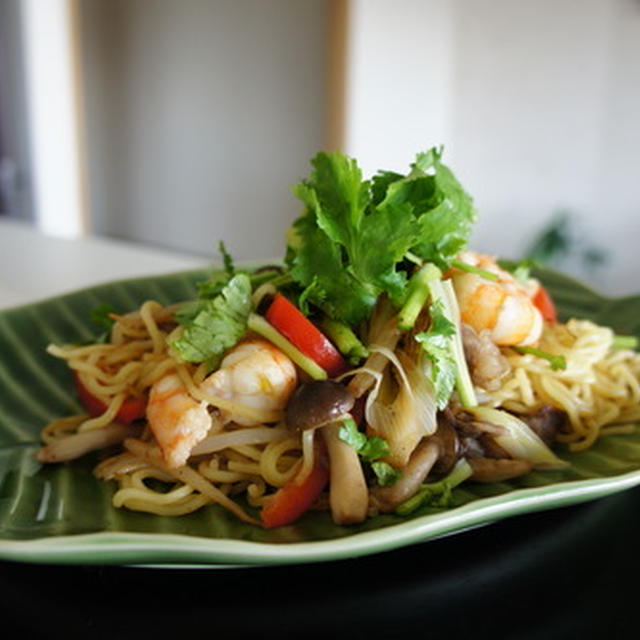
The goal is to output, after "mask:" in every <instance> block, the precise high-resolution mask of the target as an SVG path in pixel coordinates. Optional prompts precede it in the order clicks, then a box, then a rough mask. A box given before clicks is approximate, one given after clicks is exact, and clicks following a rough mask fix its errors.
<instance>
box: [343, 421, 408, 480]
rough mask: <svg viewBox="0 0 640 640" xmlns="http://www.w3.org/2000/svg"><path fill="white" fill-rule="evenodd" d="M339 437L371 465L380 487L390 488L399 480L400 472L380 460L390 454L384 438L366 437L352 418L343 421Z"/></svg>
mask: <svg viewBox="0 0 640 640" xmlns="http://www.w3.org/2000/svg"><path fill="white" fill-rule="evenodd" d="M338 436H339V438H340V440H342V441H343V442H346V443H347V444H348V445H349V446H351V447H353V449H355V450H356V451H357V453H358V455H359V456H360V457H361V458H362V459H363V460H364V461H365V462H369V463H370V464H371V469H372V470H373V472H374V473H375V474H376V477H377V478H378V484H379V485H380V486H383V487H384V486H388V485H390V484H393V483H394V482H395V481H396V480H397V479H398V477H399V475H400V473H399V471H398V470H397V469H394V468H393V467H392V466H391V465H390V464H389V463H387V462H384V461H382V460H380V458H383V457H384V456H386V455H389V453H390V451H389V445H388V443H387V441H386V440H385V439H384V438H380V437H379V436H366V435H365V434H364V433H362V432H361V431H359V430H358V426H357V425H356V423H355V421H354V420H352V419H350V418H348V419H346V420H344V421H343V423H342V426H341V427H340V429H339V430H338Z"/></svg>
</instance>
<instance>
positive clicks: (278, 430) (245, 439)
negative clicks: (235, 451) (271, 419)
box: [191, 427, 291, 456]
mask: <svg viewBox="0 0 640 640" xmlns="http://www.w3.org/2000/svg"><path fill="white" fill-rule="evenodd" d="M289 437H291V431H290V430H289V429H285V428H284V427H248V428H246V429H236V430H235V431H224V432H222V433H215V434H213V435H211V436H207V437H206V438H205V439H204V440H202V441H201V442H199V443H198V444H197V445H196V446H195V447H194V448H193V449H192V450H191V455H192V456H197V455H202V454H205V453H215V452H216V451H222V450H223V449H226V448H227V447H238V446H241V445H248V444H265V443H267V442H275V441H277V440H284V439H285V438H289Z"/></svg>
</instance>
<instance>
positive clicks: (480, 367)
mask: <svg viewBox="0 0 640 640" xmlns="http://www.w3.org/2000/svg"><path fill="white" fill-rule="evenodd" d="M461 333H462V343H463V347H464V355H465V359H466V360H467V363H468V364H469V372H470V374H471V379H472V380H473V383H474V384H475V385H476V386H478V387H482V388H483V389H487V390H489V391H494V390H496V389H499V388H500V380H501V379H502V378H504V376H506V375H507V373H509V371H510V370H511V366H510V365H509V361H508V360H507V359H506V358H505V357H504V356H503V355H502V353H501V352H500V349H499V348H498V347H497V346H496V344H495V343H494V342H493V340H492V339H491V336H490V333H489V332H488V331H482V332H480V333H476V331H475V330H474V329H473V328H472V327H470V326H469V325H468V324H464V323H463V324H462V325H461Z"/></svg>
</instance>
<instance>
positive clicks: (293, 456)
mask: <svg viewBox="0 0 640 640" xmlns="http://www.w3.org/2000/svg"><path fill="white" fill-rule="evenodd" d="M172 312H173V308H171V307H162V306H161V305H159V304H158V303H156V302H153V301H147V302H145V303H144V304H143V305H142V306H141V308H140V310H139V312H134V313H129V314H127V315H124V316H119V317H117V319H116V322H115V324H114V326H113V329H112V332H111V340H110V342H109V343H107V344H94V345H87V346H75V345H69V346H63V347H60V346H56V345H50V346H49V348H48V351H49V353H50V354H52V355H54V356H56V357H59V358H63V359H65V360H66V361H67V364H68V365H69V367H70V368H71V369H72V370H74V372H75V373H76V375H78V377H79V379H80V381H81V383H82V384H83V385H84V387H85V388H86V389H87V390H89V391H90V392H91V394H92V395H94V396H95V397H96V398H100V400H102V402H103V403H104V404H105V406H106V407H107V409H106V411H105V412H104V413H103V414H101V415H100V416H98V417H95V418H90V417H89V416H88V415H86V414H82V415H77V416H69V417H65V418H60V419H57V420H54V421H52V422H51V423H50V424H48V425H47V426H46V427H45V428H44V429H43V431H42V441H43V442H44V443H45V444H46V445H49V444H51V443H53V442H56V441H60V440H61V439H64V438H65V437H68V436H70V435H73V434H75V433H82V432H86V431H93V430H101V429H104V428H105V427H108V426H109V425H111V423H112V422H113V421H114V418H115V416H116V414H117V412H118V410H119V409H120V407H121V406H122V403H123V401H124V399H125V397H129V396H134V397H137V396H141V395H143V394H145V393H146V392H148V389H149V387H150V386H151V385H152V384H153V383H154V382H156V381H157V380H159V379H160V378H161V377H162V376H164V375H166V374H167V373H168V372H170V371H172V370H173V371H177V372H178V373H179V375H180V376H181V378H182V379H183V380H184V382H185V384H186V386H187V388H188V389H189V391H190V392H191V393H192V394H193V396H194V397H197V398H198V399H204V400H205V401H207V400H210V401H211V404H210V406H212V407H216V408H226V409H233V410H234V411H239V412H242V411H243V407H239V406H237V404H234V403H231V402H229V401H227V400H225V399H223V398H216V397H210V396H209V395H208V394H206V393H203V392H202V391H200V390H198V383H199V382H201V381H202V378H203V377H204V375H205V373H203V371H205V372H206V369H204V368H203V367H195V366H190V365H189V366H187V365H186V364H185V363H184V362H183V361H182V360H180V359H178V358H176V357H175V354H174V353H173V352H172V349H171V347H170V344H169V343H170V341H171V339H172V335H171V332H172V331H173V325H172V324H171V323H170V320H171V314H172ZM163 323H164V324H165V325H168V328H166V329H165V328H163V327H162V324H163ZM244 409H245V411H244V412H245V413H246V414H248V416H253V415H254V414H255V411H252V410H251V408H244ZM270 429H271V431H275V428H274V427H270ZM248 430H254V431H255V430H256V429H255V428H253V427H248ZM122 439H123V440H124V438H122ZM263 439H264V438H263ZM303 439H304V435H302V436H300V435H297V434H295V433H293V432H290V431H288V430H287V435H286V437H282V436H281V437H280V438H279V439H277V440H275V441H272V442H268V443H266V444H264V445H262V444H254V445H237V446H230V447H227V448H225V449H224V450H222V451H218V452H216V453H215V454H212V455H210V456H201V457H202V458H204V459H202V460H197V461H196V462H194V463H193V464H190V465H189V471H188V476H187V477H184V476H183V477H176V474H175V473H172V471H170V470H167V469H164V468H163V464H162V461H161V459H160V458H159V457H158V451H157V448H156V447H154V446H153V445H152V444H151V443H152V440H153V438H152V436H151V435H150V434H149V433H148V432H146V431H145V432H143V433H142V434H141V436H140V439H139V440H137V441H134V440H133V439H132V438H129V439H127V440H125V441H124V448H125V452H123V453H119V454H117V455H115V456H111V457H108V458H106V459H105V460H103V461H101V462H100V463H99V464H98V465H97V467H96V469H95V474H96V476H97V477H98V478H101V479H103V480H115V481H117V482H118V484H119V489H118V490H117V491H116V493H115V494H114V496H113V504H114V506H116V507H126V508H128V509H131V510H134V511H145V512H149V513H155V514H157V515H184V514H186V513H190V512H192V511H196V510H198V509H200V508H201V507H202V506H204V505H206V504H211V503H212V502H217V503H222V504H225V505H226V506H228V505H229V503H230V502H231V501H230V500H229V499H228V497H227V496H229V495H232V494H238V493H239V492H243V493H245V494H246V498H247V502H248V504H249V505H250V506H252V507H259V506H260V505H261V504H262V502H263V498H264V496H265V493H266V490H267V487H281V486H283V485H284V484H285V483H286V482H287V481H288V480H289V479H290V478H291V477H292V476H293V475H294V474H295V472H296V471H297V469H298V468H299V467H300V466H301V465H303V464H305V463H303V461H302V459H303V457H302V451H303ZM141 447H142V448H141ZM306 451H307V454H306V457H305V462H306V465H307V466H310V465H311V464H312V463H313V452H312V449H309V447H306ZM194 479H195V482H194ZM190 481H191V483H190ZM154 483H155V484H154ZM194 485H197V486H194ZM167 487H170V488H169V489H167ZM203 487H204V490H203ZM232 510H234V511H236V513H237V514H238V515H240V516H241V517H242V519H245V520H247V521H252V522H253V520H252V519H251V518H250V517H249V516H247V515H246V514H245V513H244V512H243V511H242V510H241V509H239V507H232Z"/></svg>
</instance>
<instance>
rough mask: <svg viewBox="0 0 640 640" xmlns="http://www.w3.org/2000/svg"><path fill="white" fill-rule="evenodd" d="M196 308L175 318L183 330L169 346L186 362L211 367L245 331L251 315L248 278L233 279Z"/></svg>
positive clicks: (198, 302) (241, 275)
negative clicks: (182, 324)
mask: <svg viewBox="0 0 640 640" xmlns="http://www.w3.org/2000/svg"><path fill="white" fill-rule="evenodd" d="M197 304H198V306H197V308H195V309H192V310H191V312H190V313H186V314H184V315H182V316H180V317H179V318H178V320H179V321H181V322H183V323H184V329H183V332H182V336H181V337H180V338H178V339H177V340H175V341H174V342H173V343H172V346H173V347H175V349H176V350H177V351H178V353H179V354H180V356H181V357H182V359H183V360H186V361H187V362H196V363H199V362H208V363H210V364H211V365H212V364H214V363H215V362H216V360H217V359H218V358H219V356H221V355H222V353H223V352H224V351H225V350H226V349H228V348H230V347H232V346H233V345H235V344H236V342H237V341H238V340H239V339H240V338H241V337H242V335H243V334H244V332H245V331H246V328H247V318H248V317H249V313H250V312H251V281H250V279H249V276H247V275H246V274H244V273H239V274H237V275H235V276H233V278H231V279H230V280H229V281H228V283H227V284H226V285H225V286H224V287H223V288H222V289H221V291H220V293H219V294H217V295H216V296H215V297H213V298H211V299H208V300H200V301H197Z"/></svg>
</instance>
